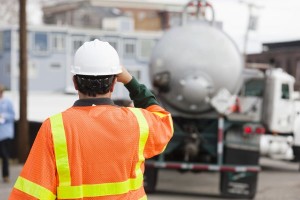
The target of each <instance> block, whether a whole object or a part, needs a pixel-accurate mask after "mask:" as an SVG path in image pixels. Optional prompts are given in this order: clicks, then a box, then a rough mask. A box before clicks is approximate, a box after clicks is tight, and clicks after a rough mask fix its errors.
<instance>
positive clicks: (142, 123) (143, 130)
mask: <svg viewBox="0 0 300 200" xmlns="http://www.w3.org/2000/svg"><path fill="white" fill-rule="evenodd" d="M129 109H130V110H131V111H132V112H133V114H134V115H135V117H136V119H137V121H138V124H139V128H140V140H139V152H138V153H139V162H138V163H137V164H136V167H135V174H136V176H139V175H141V174H143V172H142V170H141V164H142V163H143V162H144V161H145V157H144V149H145V145H146V142H147V139H148V136H149V126H148V123H147V120H146V118H145V117H144V115H143V113H142V111H141V109H138V108H129Z"/></svg>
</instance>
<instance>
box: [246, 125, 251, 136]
mask: <svg viewBox="0 0 300 200" xmlns="http://www.w3.org/2000/svg"><path fill="white" fill-rule="evenodd" d="M244 133H245V134H251V133H252V127H251V126H244Z"/></svg>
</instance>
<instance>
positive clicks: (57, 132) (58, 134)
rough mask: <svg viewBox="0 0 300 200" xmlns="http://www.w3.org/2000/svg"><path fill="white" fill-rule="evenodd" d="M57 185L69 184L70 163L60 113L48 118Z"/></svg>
mask: <svg viewBox="0 0 300 200" xmlns="http://www.w3.org/2000/svg"><path fill="white" fill-rule="evenodd" d="M50 122H51V129H52V136H53V144H54V152H55V159H56V168H57V172H58V176H59V186H70V185H71V175H70V174H71V173H70V167H69V166H70V164H69V158H68V148H67V142H66V134H65V129H64V124H63V119H62V114H61V113H59V114H56V115H54V116H52V117H51V118H50Z"/></svg>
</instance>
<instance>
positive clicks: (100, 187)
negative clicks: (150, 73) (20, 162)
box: [10, 105, 173, 200]
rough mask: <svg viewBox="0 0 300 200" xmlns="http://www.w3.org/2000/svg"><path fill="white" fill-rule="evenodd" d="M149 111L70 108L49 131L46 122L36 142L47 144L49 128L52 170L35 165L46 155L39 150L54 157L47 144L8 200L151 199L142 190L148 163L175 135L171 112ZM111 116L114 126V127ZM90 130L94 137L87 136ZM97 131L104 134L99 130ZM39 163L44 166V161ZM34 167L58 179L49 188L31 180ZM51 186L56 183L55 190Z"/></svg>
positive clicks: (33, 152) (54, 118)
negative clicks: (117, 114) (146, 159)
mask: <svg viewBox="0 0 300 200" xmlns="http://www.w3.org/2000/svg"><path fill="white" fill-rule="evenodd" d="M97 107H98V108H97ZM120 109H121V113H122V115H123V116H122V115H121V117H120V118H118V117H117V116H114V114H115V113H116V112H118V113H120ZM116 110H117V111H116ZM147 110H148V111H150V112H147V111H146V110H144V109H139V108H120V107H116V106H107V105H106V106H88V107H75V108H74V107H72V108H70V109H68V110H67V111H65V112H63V113H59V114H57V115H54V116H52V117H51V118H50V120H49V121H48V123H49V124H50V127H51V128H49V127H48V128H47V127H46V125H47V123H43V125H42V127H41V130H40V131H39V133H40V132H41V133H44V134H38V136H37V138H36V141H35V143H36V142H37V143H38V142H39V141H41V145H43V144H42V142H43V140H45V139H46V138H47V137H49V136H47V133H46V132H47V129H50V130H51V131H50V132H51V134H50V137H51V138H52V140H51V141H52V144H53V145H52V148H53V149H52V151H53V155H49V157H51V156H52V157H53V160H54V162H53V163H54V164H51V163H52V162H51V161H49V165H50V167H49V169H47V168H48V166H44V168H46V170H45V169H44V168H43V167H42V166H34V165H36V164H39V163H31V161H32V162H33V160H34V159H35V158H34V157H36V156H43V155H39V151H45V149H46V151H49V152H50V153H51V150H49V149H50V148H49V147H47V146H45V145H44V146H45V147H40V149H39V148H38V147H35V146H39V143H38V144H37V145H33V148H32V150H31V153H30V156H29V158H28V160H27V162H26V164H25V166H24V169H23V171H22V173H21V175H20V177H19V178H18V179H17V182H16V184H15V186H14V189H13V191H12V194H11V196H10V199H11V200H15V199H45V200H50V199H51V200H52V199H53V200H55V199H141V200H145V199H147V196H146V194H145V191H144V188H143V172H144V161H145V158H149V157H152V156H154V155H157V154H158V153H161V152H162V151H163V150H164V148H165V146H166V144H167V142H168V141H169V139H170V138H171V136H172V134H173V125H172V120H171V116H170V114H169V113H168V112H167V111H165V110H164V109H162V108H161V107H160V106H157V105H152V106H150V107H148V108H147ZM103 114H106V115H105V117H103ZM90 116H91V117H90ZM126 116H127V117H126ZM111 117H113V121H114V120H115V122H111V120H112V118H111ZM124 117H126V118H124ZM133 118H135V119H136V120H134V119H133ZM68 119H70V120H68ZM124 119H127V120H124ZM130 119H131V120H130ZM95 120H96V121H95ZM70 121H71V122H70ZM79 121H80V122H83V124H82V126H73V125H74V124H78V123H79ZM136 122H137V123H136ZM102 123H103V124H105V125H104V126H103V125H101V124H102ZM109 123H112V124H109ZM123 123H124V124H123ZM99 124H100V125H99ZM94 126H95V127H94ZM74 127H76V129H75V128H74ZM87 127H89V131H92V132H93V131H94V133H93V134H91V133H87V134H86V135H87V136H86V135H85V134H84V133H85V131H87V130H85V129H86V128H87ZM91 127H92V128H91ZM93 127H94V128H93ZM99 127H101V128H102V129H101V131H99V130H97V128H99ZM132 127H135V128H132ZM95 128H96V129H95ZM103 129H104V130H103ZM105 129H107V130H105ZM121 130H123V131H121ZM44 131H45V132H44ZM157 131H158V132H157ZM91 135H92V137H91ZM41 137H46V138H44V139H43V138H42V139H40V138H41ZM83 137H86V138H83ZM80 138H81V139H80ZM98 140H99V141H98ZM102 140H103V141H104V142H102V143H101V141H102ZM50 143H51V142H50ZM101 145H103V146H101ZM129 145H131V146H129ZM43 149H44V150H43ZM40 153H42V152H40ZM42 154H43V153H42ZM41 159H43V158H41ZM44 159H48V158H44ZM128 160H130V162H128ZM44 162H45V163H44V164H47V163H48V162H46V161H44ZM41 163H42V165H43V161H41ZM99 163H100V164H99ZM52 165H54V166H52ZM31 167H33V168H36V169H37V170H42V173H43V172H44V171H45V172H46V171H47V170H48V171H52V172H50V174H53V175H55V177H54V178H53V177H52V176H51V178H50V179H52V180H49V181H45V182H48V183H44V182H40V181H39V180H34V179H37V177H31V175H30V168H31ZM53 167H54V168H55V170H54V172H53V170H52V168H53ZM32 173H36V172H32ZM41 175H42V176H43V175H44V176H49V174H41ZM33 176H34V174H33ZM41 179H43V177H41ZM52 182H55V183H54V186H53V183H52Z"/></svg>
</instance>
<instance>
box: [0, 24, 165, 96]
mask: <svg viewBox="0 0 300 200" xmlns="http://www.w3.org/2000/svg"><path fill="white" fill-rule="evenodd" d="M27 35H28V89H29V91H51V92H74V89H73V83H72V79H71V77H72V75H71V73H70V66H71V65H72V61H73V56H74V53H75V51H76V49H78V47H79V46H81V45H82V44H83V43H84V42H85V41H90V40H94V39H96V38H98V39H101V40H103V41H107V42H109V43H110V44H111V45H112V46H113V47H114V48H115V49H116V50H117V51H118V53H119V55H120V59H121V63H122V64H123V65H124V66H126V68H128V70H129V71H130V72H131V73H132V74H133V75H134V76H135V77H136V78H137V79H139V80H140V81H141V82H143V83H144V84H146V85H147V86H150V78H149V76H148V74H149V72H148V60H149V57H150V54H151V51H152V48H153V46H154V45H155V43H156V42H157V41H158V39H159V38H160V36H161V32H116V31H101V30H95V29H76V28H69V27H55V26H39V27H33V26H32V27H28V34H27ZM18 37H19V35H18V29H17V27H16V26H11V27H6V28H1V29H0V72H1V73H0V80H1V82H3V84H4V85H5V86H6V87H7V88H9V89H11V90H13V91H15V90H18V88H19V64H18V63H19V62H18V59H19V49H18V48H19V43H18V42H19V40H18ZM118 87H120V85H119V86H117V89H116V91H117V92H116V94H115V95H116V96H115V98H122V97H123V96H124V95H127V91H125V90H124V89H123V90H118ZM120 88H123V87H120Z"/></svg>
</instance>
